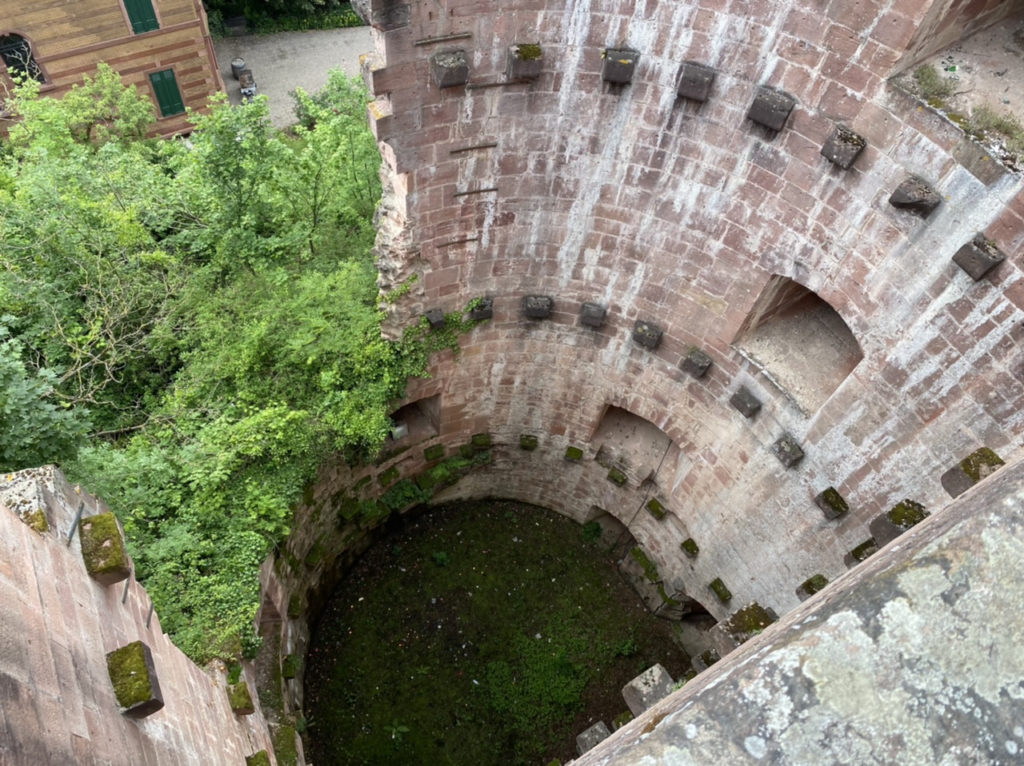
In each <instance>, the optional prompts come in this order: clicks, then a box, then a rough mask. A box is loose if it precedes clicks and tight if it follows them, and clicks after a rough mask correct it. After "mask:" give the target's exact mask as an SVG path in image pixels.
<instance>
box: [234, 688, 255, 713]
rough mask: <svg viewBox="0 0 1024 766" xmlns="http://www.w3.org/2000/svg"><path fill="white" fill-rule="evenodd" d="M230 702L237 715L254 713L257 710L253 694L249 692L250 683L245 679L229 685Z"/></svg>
mask: <svg viewBox="0 0 1024 766" xmlns="http://www.w3.org/2000/svg"><path fill="white" fill-rule="evenodd" d="M228 704H229V705H231V712H232V713H234V714H235V715H252V714H253V713H255V712H256V706H255V705H254V704H253V702H252V695H251V694H250V693H249V684H247V683H246V682H245V681H239V682H238V683H237V684H231V685H230V686H228Z"/></svg>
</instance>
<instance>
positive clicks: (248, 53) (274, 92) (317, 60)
mask: <svg viewBox="0 0 1024 766" xmlns="http://www.w3.org/2000/svg"><path fill="white" fill-rule="evenodd" d="M213 47H214V49H215V50H216V51H217V64H218V66H219V67H220V74H221V77H223V78H224V85H225V87H226V88H227V91H228V99H229V100H230V101H231V103H233V104H237V103H238V102H239V100H240V98H241V94H240V93H239V89H238V81H237V80H235V78H234V77H232V76H231V60H232V59H234V58H237V57H241V58H243V59H245V63H246V66H248V68H249V69H251V70H252V73H253V77H254V78H255V79H256V86H257V92H258V93H262V94H263V95H265V96H267V98H268V99H269V101H270V120H271V122H273V124H274V125H275V126H276V127H278V128H284V127H287V126H288V125H291V124H293V123H294V122H295V114H294V112H293V111H292V108H293V106H294V102H293V101H292V98H291V96H289V95H288V93H289V91H291V90H293V89H294V88H295V87H296V86H299V85H301V86H302V87H303V88H305V89H306V90H307V91H310V92H313V91H315V90H318V89H319V88H321V87H322V86H323V85H324V83H326V82H327V72H328V70H330V69H341V70H342V71H344V72H346V73H347V74H350V75H357V74H359V57H360V55H362V54H363V53H366V52H368V51H370V50H371V49H372V47H373V42H372V40H371V37H370V28H369V27H355V28H352V29H328V30H316V31H310V32H282V33H280V34H276V35H245V36H243V37H226V38H224V39H222V40H214V42H213Z"/></svg>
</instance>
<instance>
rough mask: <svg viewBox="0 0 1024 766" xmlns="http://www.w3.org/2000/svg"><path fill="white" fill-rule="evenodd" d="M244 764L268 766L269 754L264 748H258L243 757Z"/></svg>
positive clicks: (248, 765) (246, 765) (247, 765)
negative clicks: (258, 749)
mask: <svg viewBox="0 0 1024 766" xmlns="http://www.w3.org/2000/svg"><path fill="white" fill-rule="evenodd" d="M245 766H270V756H269V755H267V751H266V750H260V751H258V752H255V753H253V754H252V755H247V756H246V757H245Z"/></svg>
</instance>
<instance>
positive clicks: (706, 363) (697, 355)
mask: <svg viewBox="0 0 1024 766" xmlns="http://www.w3.org/2000/svg"><path fill="white" fill-rule="evenodd" d="M679 367H680V368H681V369H682V371H683V372H688V373H690V375H692V376H693V377H695V378H703V377H704V375H705V374H707V371H708V370H709V369H710V368H711V357H710V356H708V355H707V354H705V353H704V352H703V351H701V350H700V349H699V348H691V349H690V353H688V354H687V355H686V358H685V359H684V360H683V361H682V363H681V364H680V365H679Z"/></svg>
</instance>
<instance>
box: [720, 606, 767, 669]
mask: <svg viewBox="0 0 1024 766" xmlns="http://www.w3.org/2000/svg"><path fill="white" fill-rule="evenodd" d="M778 620H779V616H778V615H777V614H776V613H775V611H774V610H773V609H769V608H767V607H763V606H761V605H760V604H759V603H757V602H756V601H752V602H750V603H749V604H747V605H746V606H745V607H743V608H742V609H737V610H736V611H735V612H734V613H733V614H732V616H731V617H729V619H727V620H723V621H722V622H720V623H718V624H717V625H716V626H715V627H713V628H712V629H711V630H709V631H708V638H709V639H710V640H711V645H712V646H713V647H714V648H715V649H716V650H718V654H719V655H720V656H722V657H724V656H725V655H727V654H729V653H730V652H731V651H732V650H733V649H735V648H736V647H737V646H740V645H741V644H745V643H746V642H747V641H749V640H750V639H752V638H753V637H754V636H756V635H758V634H759V633H762V632H763V631H764V629H765V628H767V627H768V626H769V625H771V624H772V623H773V622H778Z"/></svg>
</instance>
